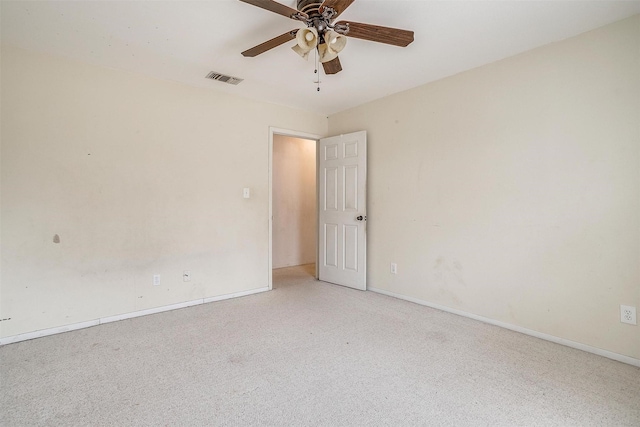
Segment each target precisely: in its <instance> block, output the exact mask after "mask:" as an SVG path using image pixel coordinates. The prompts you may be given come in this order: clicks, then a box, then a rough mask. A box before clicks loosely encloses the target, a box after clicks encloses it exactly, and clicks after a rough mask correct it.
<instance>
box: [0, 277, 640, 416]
mask: <svg viewBox="0 0 640 427" xmlns="http://www.w3.org/2000/svg"><path fill="white" fill-rule="evenodd" d="M312 271H313V270H312V268H310V267H309V266H307V267H306V268H289V269H282V270H277V271H275V272H274V283H275V286H276V289H275V290H274V291H272V292H267V293H263V294H258V295H253V296H248V297H244V298H238V299H234V300H227V301H221V302H215V303H211V304H204V305H200V306H196V307H191V308H186V309H182V310H175V311H172V312H166V313H161V314H156V315H151V316H146V317H141V318H137V319H131V320H125V321H121V322H117V323H110V324H106V325H101V326H97V327H93V328H89V329H83V330H80V331H74V332H69V333H65V334H60V335H54V336H50V337H45V338H40V339H36V340H32V341H27V342H22V343H17V344H12V345H7V346H4V347H0V361H1V365H0V370H1V371H0V373H1V380H2V381H1V385H0V387H1V394H0V424H1V425H2V426H23V425H51V426H54V425H55V426H61V425H91V426H107V425H120V426H121V425H170V426H199V425H229V426H247V425H270V426H284V425H294V426H307V425H309V426H311V425H326V426H366V425H372V426H373V425H383V426H399V425H408V426H414V425H429V426H431V425H433V426H435V425H451V426H516V425H518V426H534V425H535V426H636V427H637V426H640V369H639V368H635V367H633V366H629V365H625V364H622V363H619V362H615V361H612V360H609V359H605V358H602V357H599V356H595V355H592V354H588V353H584V352H582V351H579V350H574V349H571V348H567V347H563V346H560V345H557V344H553V343H549V342H546V341H541V340H538V339H536V338H532V337H529V336H525V335H521V334H518V333H515V332H511V331H508V330H504V329H500V328H498V327H495V326H490V325H486V324H483V323H480V322H477V321H474V320H470V319H466V318H463V317H459V316H455V315H452V314H448V313H443V312H440V311H437V310H433V309H430V308H426V307H422V306H419V305H416V304H412V303H408V302H405V301H400V300H397V299H393V298H390V297H386V296H383V295H378V294H375V293H371V292H360V291H355V290H350V289H347V288H343V287H340V286H334V285H329V284H326V283H322V282H317V281H314V280H313V278H312V276H311V274H312Z"/></svg>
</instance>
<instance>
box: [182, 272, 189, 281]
mask: <svg viewBox="0 0 640 427" xmlns="http://www.w3.org/2000/svg"><path fill="white" fill-rule="evenodd" d="M182 280H183V281H184V282H190V281H191V272H190V271H189V270H185V271H184V272H183V273H182Z"/></svg>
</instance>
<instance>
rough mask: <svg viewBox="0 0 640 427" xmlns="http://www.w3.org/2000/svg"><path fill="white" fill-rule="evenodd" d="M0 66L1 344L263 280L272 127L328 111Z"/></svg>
mask: <svg viewBox="0 0 640 427" xmlns="http://www.w3.org/2000/svg"><path fill="white" fill-rule="evenodd" d="M1 71H2V74H1V78H2V80H1V83H2V135H1V137H2V147H1V151H2V170H1V173H2V175H1V184H2V212H1V215H2V231H1V233H2V234H1V237H2V276H1V280H2V282H1V288H0V292H1V295H0V296H1V298H0V300H1V301H0V318H2V319H5V318H11V320H10V321H3V322H1V323H0V328H1V329H0V336H11V335H15V334H20V333H24V332H30V331H35V330H40V329H45V328H52V327H57V326H61V325H67V324H72V323H76V322H82V321H87V320H93V319H97V318H100V317H105V316H109V315H115V314H121V313H128V312H133V311H137V310H143V309H147V308H152V307H158V306H164V305H169V304H173V303H178V302H184V301H190V300H195V299H199V298H207V297H213V296H219V295H225V294H229V293H235V292H241V291H247V290H252V289H257V288H262V287H266V286H268V277H269V275H270V274H271V272H270V271H269V266H268V257H267V254H268V251H269V223H268V211H269V200H268V154H269V153H268V151H269V147H268V145H269V144H268V138H269V126H276V127H279V128H284V129H292V130H297V131H301V132H306V133H311V134H326V130H327V129H326V128H327V120H326V117H323V116H321V115H316V114H311V113H306V112H301V111H297V110H293V109H289V108H285V107H280V106H276V105H270V104H264V103H259V102H254V101H249V100H246V99H243V98H239V97H234V96H229V95H224V94H221V93H218V92H215V91H206V90H202V89H197V88H191V87H187V86H183V85H180V84H175V83H171V82H165V81H160V80H154V79H150V78H146V77H143V76H139V75H135V74H129V73H125V72H120V71H115V70H109V69H104V68H99V67H95V66H90V65H86V64H82V63H77V62H73V61H69V60H66V59H61V58H53V57H48V56H44V55H40V54H36V53H28V52H25V51H22V50H17V49H14V48H10V47H7V46H3V48H2V70H1ZM214 84H217V83H215V82H212V85H214ZM243 187H250V188H251V190H252V197H251V198H250V199H248V200H246V199H243V197H242V189H243ZM56 234H57V235H59V238H60V243H54V242H53V238H54V235H56ZM183 270H190V271H191V276H192V280H191V282H188V283H185V282H183V281H182V272H183ZM154 274H160V275H161V285H160V286H156V287H154V286H152V277H153V275H154Z"/></svg>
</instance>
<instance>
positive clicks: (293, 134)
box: [268, 126, 323, 290]
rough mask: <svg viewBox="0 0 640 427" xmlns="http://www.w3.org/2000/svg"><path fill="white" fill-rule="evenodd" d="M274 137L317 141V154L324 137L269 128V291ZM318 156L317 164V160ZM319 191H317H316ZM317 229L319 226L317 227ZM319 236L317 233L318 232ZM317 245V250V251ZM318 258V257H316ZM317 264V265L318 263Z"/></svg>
mask: <svg viewBox="0 0 640 427" xmlns="http://www.w3.org/2000/svg"><path fill="white" fill-rule="evenodd" d="M273 135H284V136H291V137H294V138H302V139H310V140H313V141H316V152H317V144H318V141H319V140H320V138H322V137H323V136H322V135H316V134H313V133H307V132H300V131H297V130H291V129H282V128H277V127H273V126H269V172H268V173H269V262H268V268H269V271H268V278H269V280H268V282H269V290H272V289H273V274H272V270H273ZM317 157H318V156H317V155H316V162H317V161H318V160H317ZM317 182H318V176H317V174H316V189H317V187H318V184H317ZM316 191H317V190H316ZM316 227H317V225H316ZM316 235H317V232H316ZM317 246H318V245H316V250H317ZM316 258H317V257H316ZM316 264H317V263H316ZM316 271H317V267H316Z"/></svg>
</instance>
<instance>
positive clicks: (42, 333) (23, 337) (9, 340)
mask: <svg viewBox="0 0 640 427" xmlns="http://www.w3.org/2000/svg"><path fill="white" fill-rule="evenodd" d="M268 290H269V288H268V287H265V288H258V289H251V290H249V291H242V292H236V293H233V294H226V295H219V296H216V297H209V298H200V299H196V300H193V301H186V302H181V303H178V304H171V305H165V306H162V307H154V308H149V309H147V310H140V311H133V312H131V313H124V314H118V315H115V316H108V317H101V318H99V319H95V320H89V321H87V322H80V323H72V324H70V325H64V326H58V327H56V328H50V329H42V330H39V331H34V332H26V333H24V334H18V335H13V336H9V337H4V338H0V346H3V345H6V344H13V343H16V342H20V341H27V340H32V339H34V338H40V337H46V336H48V335H55V334H61V333H63V332H69V331H75V330H77V329H84V328H90V327H92V326H98V325H102V324H104V323H111V322H117V321H119V320H125V319H132V318H134V317H140V316H147V315H149V314H156V313H162V312H163V311H171V310H177V309H179V308H186V307H192V306H194V305H200V304H207V303H210V302H214V301H222V300H225V299H230V298H237V297H243V296H247V295H252V294H257V293H260V292H266V291H268Z"/></svg>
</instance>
